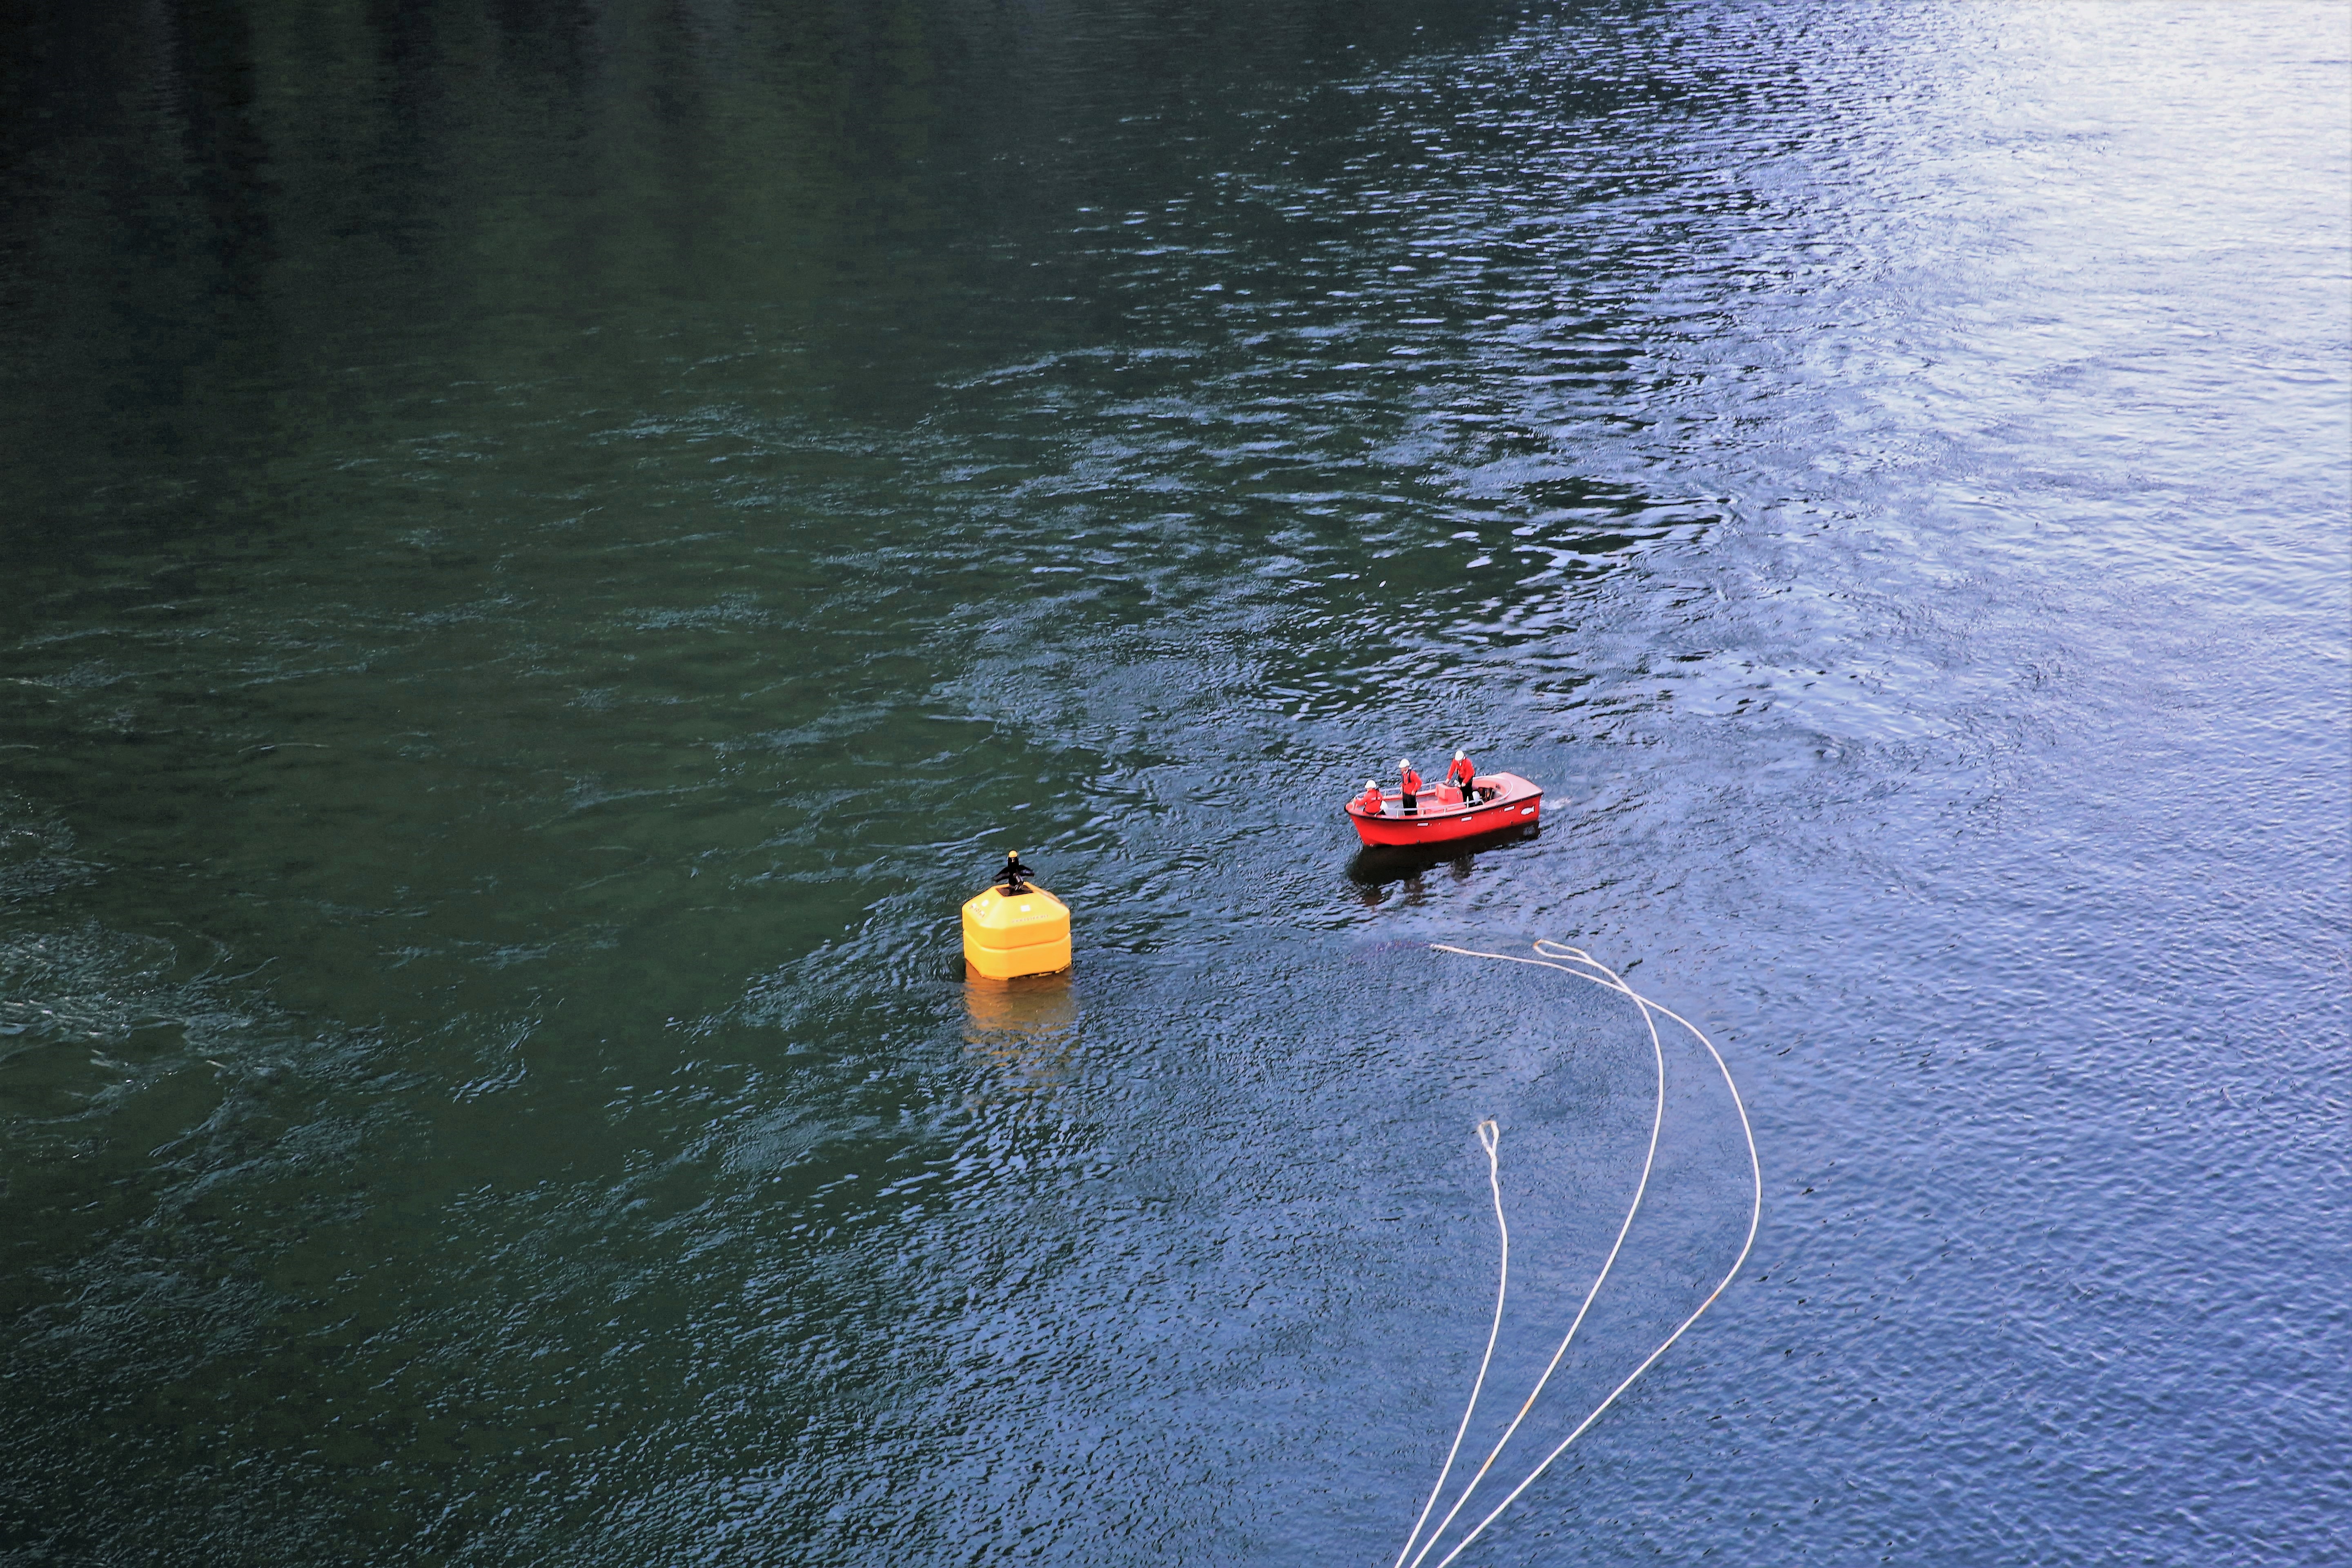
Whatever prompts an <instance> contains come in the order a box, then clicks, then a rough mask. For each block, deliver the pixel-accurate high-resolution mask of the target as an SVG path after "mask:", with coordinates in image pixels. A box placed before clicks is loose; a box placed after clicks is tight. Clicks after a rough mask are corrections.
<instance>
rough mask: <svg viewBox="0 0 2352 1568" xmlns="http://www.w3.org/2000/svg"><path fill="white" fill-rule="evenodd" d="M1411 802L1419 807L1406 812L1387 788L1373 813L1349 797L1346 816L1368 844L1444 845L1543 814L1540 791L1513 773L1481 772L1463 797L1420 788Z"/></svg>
mask: <svg viewBox="0 0 2352 1568" xmlns="http://www.w3.org/2000/svg"><path fill="white" fill-rule="evenodd" d="M1414 804H1415V805H1418V806H1419V808H1420V809H1419V810H1417V811H1414V812H1412V813H1410V814H1408V813H1407V812H1406V811H1405V810H1404V808H1403V802H1402V799H1401V797H1400V796H1399V795H1398V793H1397V792H1396V791H1395V790H1389V791H1387V792H1386V793H1384V794H1383V795H1381V808H1380V810H1378V811H1376V812H1375V811H1368V810H1366V809H1365V808H1364V807H1363V805H1361V804H1360V802H1359V801H1355V800H1351V801H1349V803H1348V819H1349V821H1350V822H1353V823H1354V824H1355V825H1356V836H1357V837H1359V838H1361V839H1362V840H1363V841H1364V842H1365V843H1367V844H1443V843H1444V842H1446V841H1447V840H1448V839H1453V838H1475V837H1478V836H1480V835H1481V834H1486V833H1500V832H1502V831H1503V830H1504V829H1505V828H1509V827H1533V826H1535V825H1536V824H1537V823H1538V821H1540V820H1541V817H1542V812H1543V789H1542V786H1540V785H1538V784H1529V783H1528V781H1527V780H1525V779H1523V778H1521V777H1519V775H1518V774H1517V773H1483V774H1481V775H1480V776H1479V777H1478V778H1477V779H1476V780H1475V781H1474V782H1473V783H1472V784H1471V787H1470V797H1469V798H1468V799H1467V800H1465V799H1464V798H1463V796H1462V792H1461V791H1460V790H1457V789H1448V788H1440V789H1433V790H1424V791H1423V792H1422V794H1421V796H1420V798H1419V799H1418V800H1417V801H1416V802H1415V803H1414Z"/></svg>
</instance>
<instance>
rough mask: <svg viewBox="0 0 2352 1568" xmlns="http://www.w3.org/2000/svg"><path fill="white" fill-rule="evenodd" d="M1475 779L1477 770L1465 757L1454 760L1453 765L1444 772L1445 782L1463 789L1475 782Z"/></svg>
mask: <svg viewBox="0 0 2352 1568" xmlns="http://www.w3.org/2000/svg"><path fill="white" fill-rule="evenodd" d="M1477 777H1478V770H1477V768H1475V766H1473V765H1472V763H1471V762H1470V759H1469V758H1467V757H1456V758H1454V764H1453V765H1452V766H1451V767H1449V768H1447V769H1446V770H1445V782H1446V783H1447V784H1459V785H1461V786H1462V787H1463V788H1464V789H1468V788H1469V787H1470V786H1471V784H1474V783H1475V782H1476V781H1477Z"/></svg>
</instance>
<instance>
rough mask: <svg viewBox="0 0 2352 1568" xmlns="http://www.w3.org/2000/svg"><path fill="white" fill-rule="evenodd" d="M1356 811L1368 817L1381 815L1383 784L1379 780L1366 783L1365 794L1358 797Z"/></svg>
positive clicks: (1366, 781)
mask: <svg viewBox="0 0 2352 1568" xmlns="http://www.w3.org/2000/svg"><path fill="white" fill-rule="evenodd" d="M1356 809H1357V810H1358V811H1360V812H1362V813H1363V814H1364V815H1365V816H1379V815H1380V814H1381V783H1380V781H1379V780H1378V779H1366V780H1365V781H1364V793H1363V794H1361V795H1358V796H1357V797H1356Z"/></svg>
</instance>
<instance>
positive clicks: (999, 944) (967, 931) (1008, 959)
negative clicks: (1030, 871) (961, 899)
mask: <svg viewBox="0 0 2352 1568" xmlns="http://www.w3.org/2000/svg"><path fill="white" fill-rule="evenodd" d="M963 956H964V961H965V962H966V963H970V964H971V967H972V970H973V972H974V973H979V974H982V975H985V976H987V977H988V978H989V979H991V980H1013V979H1017V978H1019V977H1020V976H1021V975H1024V974H1052V973H1055V971H1057V970H1063V969H1067V968H1069V967H1070V907H1069V906H1068V905H1067V904H1066V903H1064V902H1062V900H1059V899H1057V898H1055V896H1054V895H1053V894H1051V893H1049V892H1047V891H1046V890H1045V889H1043V888H1041V887H1039V886H1037V885H1036V884H1035V883H1034V882H1032V883H1030V884H1029V885H1028V886H1026V887H1024V888H1023V889H1021V891H1019V892H1017V893H1008V892H1006V891H1005V890H1004V889H1002V888H990V889H986V890H984V891H982V892H980V893H977V894H974V895H973V896H972V897H971V899H969V900H966V901H965V903H964V906H963Z"/></svg>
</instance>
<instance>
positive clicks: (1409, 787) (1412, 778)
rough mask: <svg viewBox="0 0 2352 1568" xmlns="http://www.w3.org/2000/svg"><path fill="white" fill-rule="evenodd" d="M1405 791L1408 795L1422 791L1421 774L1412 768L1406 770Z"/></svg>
mask: <svg viewBox="0 0 2352 1568" xmlns="http://www.w3.org/2000/svg"><path fill="white" fill-rule="evenodd" d="M1404 793H1405V794H1407V795H1419V794H1420V793H1421V775H1420V774H1419V773H1414V772H1413V771H1412V769H1411V768H1407V769H1405V770H1404Z"/></svg>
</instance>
